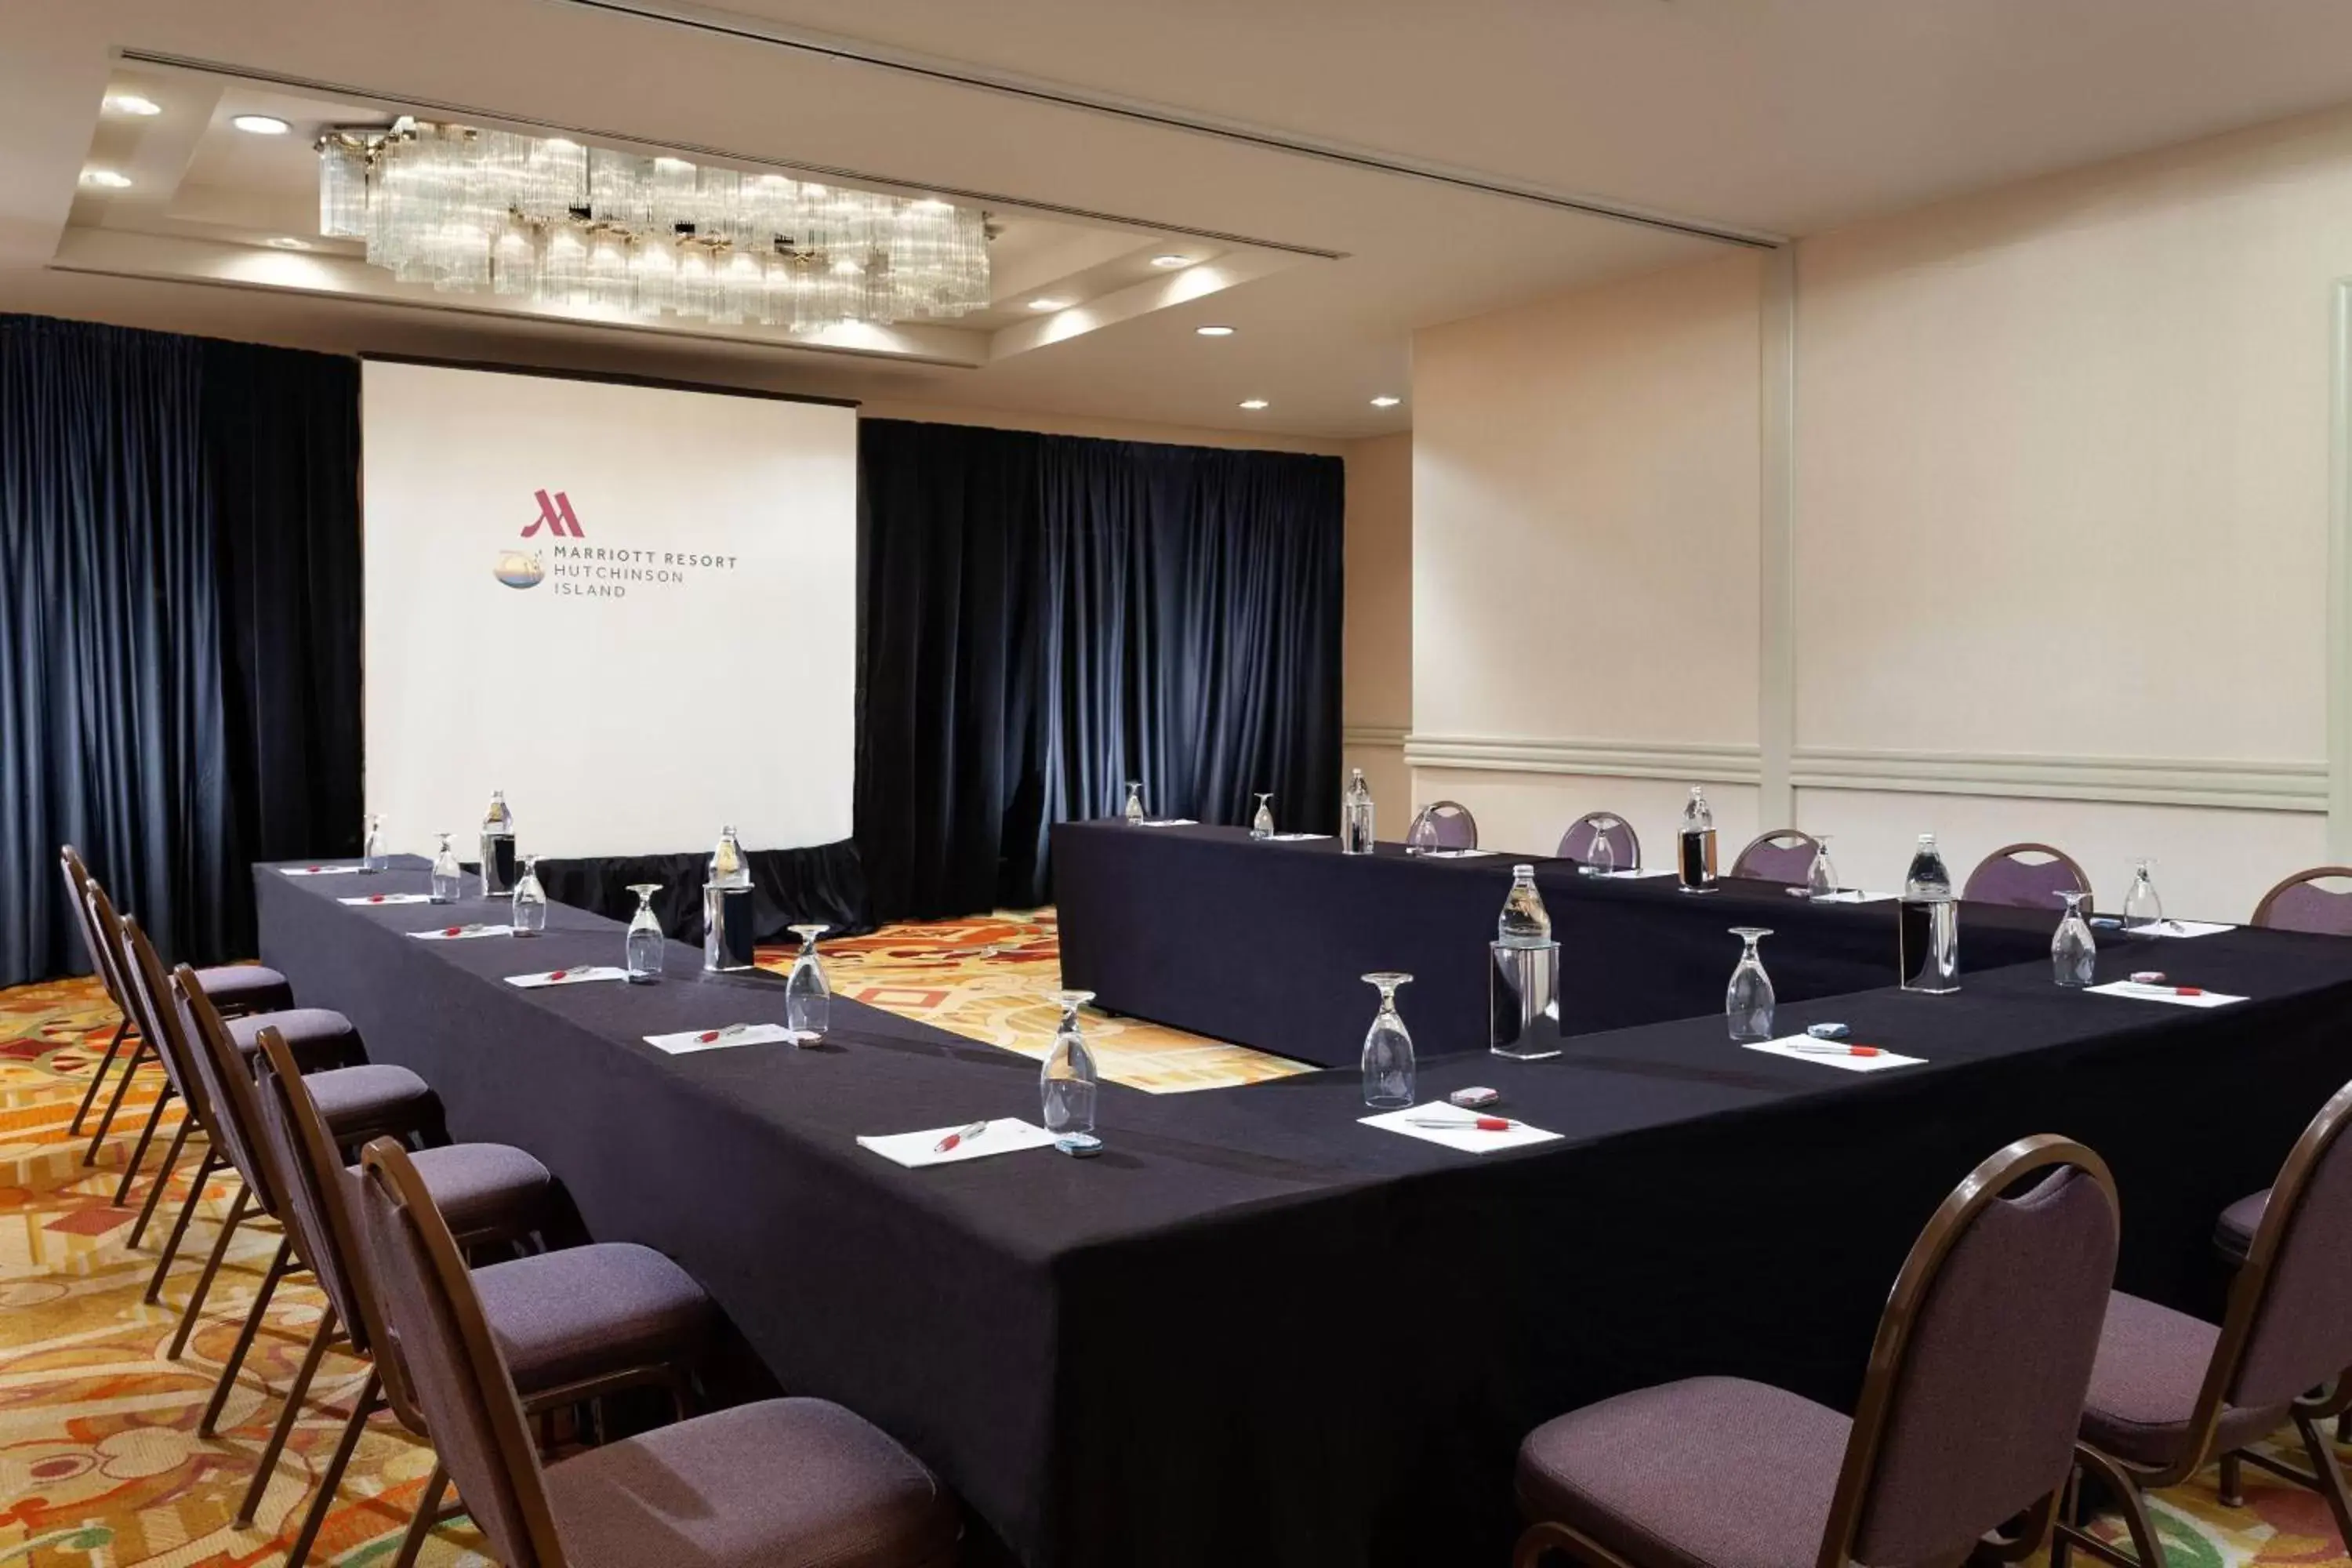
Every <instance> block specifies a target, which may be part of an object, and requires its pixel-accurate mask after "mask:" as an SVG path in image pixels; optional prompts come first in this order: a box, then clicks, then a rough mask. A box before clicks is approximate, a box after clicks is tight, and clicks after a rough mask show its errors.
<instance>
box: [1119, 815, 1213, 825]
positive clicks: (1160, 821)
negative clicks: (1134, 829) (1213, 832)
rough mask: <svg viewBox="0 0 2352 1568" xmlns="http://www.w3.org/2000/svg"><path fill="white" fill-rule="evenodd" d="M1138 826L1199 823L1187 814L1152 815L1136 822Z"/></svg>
mask: <svg viewBox="0 0 2352 1568" xmlns="http://www.w3.org/2000/svg"><path fill="white" fill-rule="evenodd" d="M1135 826H1138V827H1198V826H1201V825H1200V824H1199V823H1198V822H1195V821H1194V820H1192V818H1191V817H1189V816H1152V817H1146V818H1145V819H1144V820H1143V821H1141V822H1139V823H1137V824H1136V825H1135Z"/></svg>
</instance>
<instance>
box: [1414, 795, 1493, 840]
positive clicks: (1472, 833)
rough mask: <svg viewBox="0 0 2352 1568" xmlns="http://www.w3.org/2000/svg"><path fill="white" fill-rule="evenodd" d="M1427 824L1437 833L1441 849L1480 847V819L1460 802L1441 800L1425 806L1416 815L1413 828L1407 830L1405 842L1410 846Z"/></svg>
mask: <svg viewBox="0 0 2352 1568" xmlns="http://www.w3.org/2000/svg"><path fill="white" fill-rule="evenodd" d="M1423 822H1427V823H1428V824H1429V825H1430V826H1432V827H1433V828H1434V829H1436V831H1437V847H1439V848H1440V849H1475V848H1477V847H1478V819H1477V818H1476V817H1475V816H1471V815H1470V808H1469V807H1468V806H1466V805H1463V804H1462V803H1461V802H1460V801H1458V800H1441V801H1438V802H1435V803H1434V804H1433V805H1425V806H1423V807H1422V809H1421V810H1420V811H1419V812H1418V813H1416V814H1415V815H1414V816H1413V819H1412V826H1410V827H1408V828H1406V829H1405V835H1404V841H1405V842H1406V843H1407V844H1410V843H1412V841H1413V835H1414V833H1415V832H1417V831H1418V830H1419V829H1420V827H1421V825H1422V824H1423Z"/></svg>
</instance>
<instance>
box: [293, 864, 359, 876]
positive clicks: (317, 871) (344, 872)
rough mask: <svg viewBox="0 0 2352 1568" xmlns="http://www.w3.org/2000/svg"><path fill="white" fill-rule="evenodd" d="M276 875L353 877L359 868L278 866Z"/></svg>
mask: <svg viewBox="0 0 2352 1568" xmlns="http://www.w3.org/2000/svg"><path fill="white" fill-rule="evenodd" d="M358 874H359V868H358V867H357V866H280V867H279V868H278V875H279V876H281V877H353V876H357V875H358Z"/></svg>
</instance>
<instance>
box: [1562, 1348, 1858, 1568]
mask: <svg viewBox="0 0 2352 1568" xmlns="http://www.w3.org/2000/svg"><path fill="white" fill-rule="evenodd" d="M1849 1426H1850V1423H1849V1422H1848V1421H1847V1420H1846V1418H1845V1417H1844V1416H1843V1415H1839V1414H1838V1413H1837V1412H1836V1411H1834V1410H1831V1409H1829V1408H1827V1407H1825V1406H1823V1405H1816V1404H1814V1403H1813V1402H1812V1401H1811V1400H1810V1399H1805V1398H1801V1397H1800V1396H1799V1395H1797V1394H1789V1393H1784V1392H1783V1391H1781V1390H1780V1389H1777V1388H1774V1387H1771V1386H1770V1385H1769V1384H1761V1383H1749V1382H1747V1381H1746V1380H1744V1379H1741V1378H1733V1377H1695V1378H1689V1379H1686V1380H1685V1381H1684V1382H1681V1383H1669V1384H1661V1385H1660V1386H1658V1387H1656V1388H1643V1389H1638V1390H1636V1391H1634V1392H1633V1393H1632V1394H1619V1395H1618V1396H1617V1397H1616V1398H1614V1399H1605V1400H1603V1401H1601V1403H1600V1404H1598V1405H1590V1406H1588V1407H1587V1408H1585V1409H1582V1410H1578V1411H1574V1412H1571V1413H1570V1414H1569V1415H1562V1416H1560V1417H1559V1418H1558V1419H1557V1420H1552V1421H1547V1422H1545V1423H1544V1424H1543V1425H1542V1426H1538V1427H1537V1428H1536V1429H1535V1430H1534V1431H1532V1432H1530V1433H1528V1436H1527V1440H1526V1441H1525V1442H1523V1443H1521V1444H1520V1445H1519V1472H1518V1493H1519V1506H1520V1509H1521V1510H1522V1511H1523V1512H1525V1513H1526V1515H1527V1517H1528V1518H1530V1519H1552V1520H1558V1521H1560V1522H1561V1523H1563V1524H1566V1525H1570V1526H1572V1527H1573V1528H1575V1529H1577V1530H1580V1531H1583V1532H1584V1533H1585V1534H1587V1535H1589V1536H1591V1538H1592V1539H1593V1540H1594V1541H1596V1542H1600V1543H1601V1545H1602V1546H1605V1547H1607V1548H1609V1549H1610V1550H1611V1551H1612V1552H1617V1553H1619V1554H1620V1555H1622V1556H1624V1557H1626V1558H1629V1559H1630V1560H1632V1561H1633V1562H1635V1563H1642V1564H1643V1568H1655V1565H1656V1564H1658V1563H1672V1564H1676V1565H1678V1568H1806V1565H1807V1564H1810V1563H1812V1562H1813V1561H1814V1559H1815V1558H1816V1557H1818V1556H1819V1555H1820V1553H1821V1549H1822V1523H1823V1521H1825V1520H1827V1519H1828V1517H1829V1513H1830V1501H1831V1499H1832V1495H1833V1494H1834V1493H1835V1492H1836V1490H1837V1480H1838V1469H1839V1467H1840V1466H1841V1465H1842V1464H1843V1462H1844V1458H1845V1445H1846V1435H1847V1432H1848V1430H1849Z"/></svg>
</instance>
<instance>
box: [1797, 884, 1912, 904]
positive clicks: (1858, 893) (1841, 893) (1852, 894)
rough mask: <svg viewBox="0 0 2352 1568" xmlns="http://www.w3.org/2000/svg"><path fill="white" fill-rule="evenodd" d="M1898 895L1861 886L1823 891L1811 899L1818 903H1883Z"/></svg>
mask: <svg viewBox="0 0 2352 1568" xmlns="http://www.w3.org/2000/svg"><path fill="white" fill-rule="evenodd" d="M1898 896H1899V895H1897V894H1895V893H1873V892H1867V891H1865V890H1864V889H1861V888H1840V889H1838V890H1837V891H1836V892H1834V893H1823V894H1822V896H1821V897H1819V898H1817V899H1814V900H1811V902H1813V903H1816V904H1883V903H1885V902H1886V901H1887V900H1889V899H1893V898H1896V897H1898Z"/></svg>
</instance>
